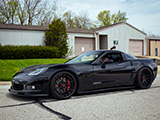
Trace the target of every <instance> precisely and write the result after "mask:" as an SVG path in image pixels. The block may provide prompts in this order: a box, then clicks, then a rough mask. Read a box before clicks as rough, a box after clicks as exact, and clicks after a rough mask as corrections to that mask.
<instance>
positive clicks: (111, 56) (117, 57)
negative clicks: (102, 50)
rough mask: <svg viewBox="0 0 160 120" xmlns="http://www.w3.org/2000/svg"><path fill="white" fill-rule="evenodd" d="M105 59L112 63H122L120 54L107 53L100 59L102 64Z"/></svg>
mask: <svg viewBox="0 0 160 120" xmlns="http://www.w3.org/2000/svg"><path fill="white" fill-rule="evenodd" d="M106 59H110V60H113V62H120V61H123V57H122V55H121V53H108V54H106V55H104V56H103V57H102V62H103V61H105V60H106Z"/></svg>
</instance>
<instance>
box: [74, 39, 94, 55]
mask: <svg viewBox="0 0 160 120" xmlns="http://www.w3.org/2000/svg"><path fill="white" fill-rule="evenodd" d="M92 50H95V38H83V37H76V38H75V55H79V54H81V53H83V52H87V51H92Z"/></svg>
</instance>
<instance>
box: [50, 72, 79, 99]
mask: <svg viewBox="0 0 160 120" xmlns="http://www.w3.org/2000/svg"><path fill="white" fill-rule="evenodd" d="M76 88H77V82H76V79H75V77H74V76H73V75H72V74H71V73H69V72H59V73H57V74H56V75H55V76H54V77H53V78H52V81H51V84H50V90H51V95H52V96H53V97H54V98H56V99H67V98H69V97H71V96H72V95H73V94H74V93H75V91H76Z"/></svg>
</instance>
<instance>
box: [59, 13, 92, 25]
mask: <svg viewBox="0 0 160 120" xmlns="http://www.w3.org/2000/svg"><path fill="white" fill-rule="evenodd" d="M62 19H63V21H64V22H65V24H66V27H67V28H69V27H70V28H89V27H90V24H91V22H90V19H89V18H88V15H87V14H86V13H81V14H80V15H76V14H75V13H73V12H71V11H68V12H65V13H64V14H63V16H62Z"/></svg>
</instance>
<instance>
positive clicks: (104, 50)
mask: <svg viewBox="0 0 160 120" xmlns="http://www.w3.org/2000/svg"><path fill="white" fill-rule="evenodd" d="M94 51H102V52H120V53H122V51H120V50H106V49H103V50H94Z"/></svg>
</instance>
